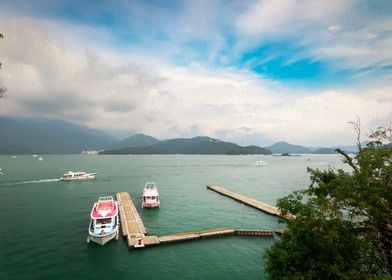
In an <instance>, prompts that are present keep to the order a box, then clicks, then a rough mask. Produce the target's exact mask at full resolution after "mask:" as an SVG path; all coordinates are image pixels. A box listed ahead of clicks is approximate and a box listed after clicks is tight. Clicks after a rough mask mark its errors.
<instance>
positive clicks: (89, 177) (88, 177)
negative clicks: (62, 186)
mask: <svg viewBox="0 0 392 280" xmlns="http://www.w3.org/2000/svg"><path fill="white" fill-rule="evenodd" d="M91 179H95V176H86V177H83V178H63V177H61V178H60V180H61V181H80V180H91Z"/></svg>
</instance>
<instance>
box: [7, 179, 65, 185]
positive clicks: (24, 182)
mask: <svg viewBox="0 0 392 280" xmlns="http://www.w3.org/2000/svg"><path fill="white" fill-rule="evenodd" d="M57 181H60V179H41V180H33V181H17V182H7V183H2V184H0V185H1V186H17V185H26V184H39V183H48V182H57Z"/></svg>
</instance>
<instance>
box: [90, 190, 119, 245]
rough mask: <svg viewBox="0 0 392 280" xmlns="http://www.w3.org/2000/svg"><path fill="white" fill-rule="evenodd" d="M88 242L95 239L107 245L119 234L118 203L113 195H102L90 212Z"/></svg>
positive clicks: (96, 241) (100, 243)
mask: <svg viewBox="0 0 392 280" xmlns="http://www.w3.org/2000/svg"><path fill="white" fill-rule="evenodd" d="M90 218H91V220H90V225H89V227H88V237H87V243H89V242H90V241H93V242H95V243H98V244H99V245H105V244H106V243H107V242H108V241H110V240H112V239H113V238H115V239H116V240H118V236H119V229H120V225H119V219H118V204H117V201H115V200H114V199H113V197H112V196H104V197H100V198H99V199H98V201H97V202H95V203H94V206H93V208H92V209H91V213H90Z"/></svg>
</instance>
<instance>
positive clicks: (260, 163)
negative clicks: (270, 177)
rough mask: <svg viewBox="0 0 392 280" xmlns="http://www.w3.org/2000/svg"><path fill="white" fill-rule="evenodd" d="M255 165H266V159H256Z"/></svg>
mask: <svg viewBox="0 0 392 280" xmlns="http://www.w3.org/2000/svg"><path fill="white" fill-rule="evenodd" d="M255 165H256V166H264V165H266V163H265V161H262V160H258V161H256V163H255Z"/></svg>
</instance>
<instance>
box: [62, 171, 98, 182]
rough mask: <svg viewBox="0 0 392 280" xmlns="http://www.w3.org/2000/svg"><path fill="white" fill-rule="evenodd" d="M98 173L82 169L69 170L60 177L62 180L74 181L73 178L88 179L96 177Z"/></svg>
mask: <svg viewBox="0 0 392 280" xmlns="http://www.w3.org/2000/svg"><path fill="white" fill-rule="evenodd" d="M96 175H97V173H86V172H82V171H77V172H73V171H68V173H65V174H64V175H63V176H62V177H60V180H61V181H72V180H86V179H95V176H96Z"/></svg>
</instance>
